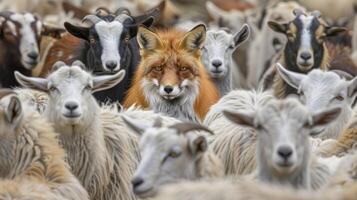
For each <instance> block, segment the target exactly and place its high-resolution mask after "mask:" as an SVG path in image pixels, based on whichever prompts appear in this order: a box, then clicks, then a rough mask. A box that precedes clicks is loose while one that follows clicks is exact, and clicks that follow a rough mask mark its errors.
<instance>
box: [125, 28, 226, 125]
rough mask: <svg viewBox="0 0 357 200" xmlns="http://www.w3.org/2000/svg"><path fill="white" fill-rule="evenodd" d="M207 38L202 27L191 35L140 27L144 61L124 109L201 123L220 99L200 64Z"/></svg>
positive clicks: (126, 99) (133, 82)
mask: <svg viewBox="0 0 357 200" xmlns="http://www.w3.org/2000/svg"><path fill="white" fill-rule="evenodd" d="M205 37H206V27H205V26H204V25H203V24H200V25H197V26H196V27H194V28H193V29H191V30H190V31H188V32H183V31H179V30H175V29H170V30H156V31H154V30H153V31H152V30H150V29H148V28H146V27H144V26H141V27H139V30H138V34H137V41H138V44H139V47H140V55H141V61H140V63H139V65H138V67H137V70H136V72H135V75H134V78H133V80H132V85H131V87H130V88H129V90H128V93H127V95H126V97H125V99H124V104H123V106H124V107H125V108H129V107H131V106H133V105H135V106H139V107H142V108H148V109H152V110H154V111H155V112H160V113H163V114H165V115H167V116H171V117H174V118H177V119H180V120H182V121H194V122H200V121H202V120H203V119H204V117H205V115H206V113H207V112H208V110H209V108H210V107H211V106H212V105H213V104H215V103H216V102H217V101H218V100H219V92H218V90H217V88H216V86H215V85H214V83H213V82H212V80H211V79H210V77H209V75H208V73H207V71H206V69H205V67H204V66H203V64H202V63H201V49H202V47H203V44H204V41H205Z"/></svg>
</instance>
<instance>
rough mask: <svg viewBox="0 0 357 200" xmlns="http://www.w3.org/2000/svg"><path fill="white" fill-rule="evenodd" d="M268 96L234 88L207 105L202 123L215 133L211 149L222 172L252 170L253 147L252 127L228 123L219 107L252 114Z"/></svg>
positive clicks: (264, 102) (268, 99)
mask: <svg viewBox="0 0 357 200" xmlns="http://www.w3.org/2000/svg"><path fill="white" fill-rule="evenodd" d="M272 98H273V96H272V94H271V93H269V92H255V91H246V90H236V91H232V92H230V93H229V94H227V95H226V96H224V97H222V98H221V99H220V100H219V101H218V103H216V104H215V105H213V106H212V107H211V109H210V111H209V112H208V114H207V116H206V118H205V120H204V124H205V125H206V126H207V127H209V128H210V129H211V130H212V131H213V132H214V133H215V134H216V135H215V136H213V137H212V138H213V142H212V144H211V148H212V149H213V151H214V152H215V153H216V154H217V155H218V157H219V158H221V159H222V161H223V164H224V168H225V173H226V174H232V175H240V174H247V173H250V172H252V171H253V170H254V169H255V159H254V157H255V146H254V145H252V144H253V143H255V141H256V134H255V132H254V129H252V128H247V127H243V126H237V125H236V124H234V123H232V122H230V121H229V120H228V119H226V118H225V117H224V116H223V114H222V110H237V111H241V112H248V113H252V112H255V111H256V110H257V109H258V108H259V107H261V106H263V105H265V104H266V103H267V102H268V101H270V100H271V99H272Z"/></svg>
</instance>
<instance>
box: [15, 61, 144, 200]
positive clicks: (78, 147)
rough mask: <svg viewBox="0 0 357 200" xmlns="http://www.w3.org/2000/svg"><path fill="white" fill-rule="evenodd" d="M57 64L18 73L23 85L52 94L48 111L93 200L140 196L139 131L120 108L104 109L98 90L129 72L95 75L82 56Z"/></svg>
mask: <svg viewBox="0 0 357 200" xmlns="http://www.w3.org/2000/svg"><path fill="white" fill-rule="evenodd" d="M54 67H55V68H57V70H56V71H54V72H53V73H52V74H50V75H49V76H48V77H47V79H43V78H30V77H26V76H23V75H21V74H19V73H16V77H17V80H18V81H19V83H21V84H22V85H23V86H26V87H29V88H34V89H38V90H41V91H44V92H46V93H48V94H49V100H48V107H47V109H46V110H45V115H46V117H47V118H48V120H49V121H50V122H52V123H53V126H54V128H55V130H56V131H57V132H58V133H60V136H59V138H60V141H61V143H62V145H63V147H64V149H65V150H66V152H67V161H68V163H69V165H70V166H71V169H72V172H73V173H74V175H75V176H76V177H77V178H78V179H79V180H80V182H81V183H82V184H83V186H84V187H85V188H86V189H87V191H88V192H89V195H90V198H91V199H93V200H94V199H95V200H100V199H105V200H109V199H122V200H129V199H135V196H134V194H133V192H132V191H131V184H130V179H131V176H132V174H133V173H134V170H135V168H136V165H137V162H138V159H139V155H138V152H137V151H138V147H137V139H136V136H135V135H134V134H133V133H130V131H128V128H125V125H124V124H123V122H122V121H121V117H120V116H119V115H118V113H117V111H116V109H101V108H100V107H99V106H98V103H97V102H96V100H95V98H94V97H93V96H92V93H93V92H96V91H100V90H104V89H107V88H110V87H112V86H114V85H116V84H118V83H119V82H120V81H121V80H122V78H123V76H124V74H125V72H124V71H120V72H118V73H116V74H114V75H103V76H97V77H93V76H92V75H91V74H90V73H87V72H85V71H84V70H83V69H84V65H83V63H81V62H79V61H76V62H74V63H73V64H72V66H66V65H65V64H64V63H62V62H58V63H56V64H55V66H54ZM82 68H83V69H82Z"/></svg>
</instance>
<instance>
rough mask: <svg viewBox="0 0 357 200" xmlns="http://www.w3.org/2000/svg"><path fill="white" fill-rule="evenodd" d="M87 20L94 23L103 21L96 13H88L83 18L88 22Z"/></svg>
mask: <svg viewBox="0 0 357 200" xmlns="http://www.w3.org/2000/svg"><path fill="white" fill-rule="evenodd" d="M86 21H89V22H91V23H93V24H96V23H98V22H100V21H103V20H102V19H101V18H99V17H98V16H96V15H87V16H85V17H84V18H83V20H82V22H86Z"/></svg>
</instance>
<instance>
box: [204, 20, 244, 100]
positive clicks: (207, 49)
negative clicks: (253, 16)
mask: <svg viewBox="0 0 357 200" xmlns="http://www.w3.org/2000/svg"><path fill="white" fill-rule="evenodd" d="M206 35H207V36H206V41H205V44H204V46H203V48H202V63H203V64H204V66H205V67H206V70H207V71H208V72H209V74H210V76H211V78H212V80H213V82H214V83H215V85H216V87H217V88H218V90H219V92H220V95H221V96H224V95H226V94H227V93H228V92H230V91H231V90H232V89H233V88H242V87H243V85H244V83H245V81H244V77H243V75H242V74H241V73H240V72H239V69H238V66H237V64H236V63H235V62H234V61H233V60H232V54H233V52H234V51H235V50H236V49H237V47H238V46H239V45H240V44H241V43H242V42H244V41H246V40H247V39H248V37H249V27H248V25H247V24H244V25H243V27H242V28H241V30H240V31H239V32H237V33H235V34H234V35H233V34H230V33H227V32H226V31H224V30H208V31H207V33H206ZM233 72H235V74H238V76H235V77H234V76H233ZM233 78H235V80H234V79H233Z"/></svg>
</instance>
